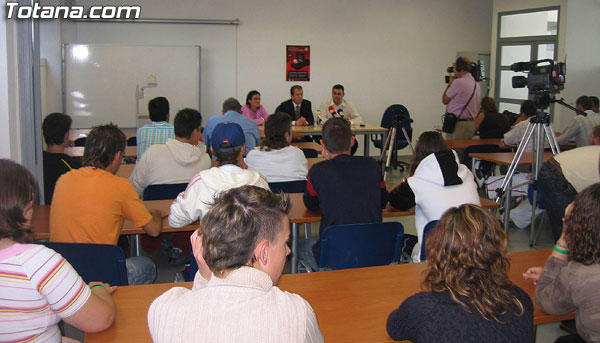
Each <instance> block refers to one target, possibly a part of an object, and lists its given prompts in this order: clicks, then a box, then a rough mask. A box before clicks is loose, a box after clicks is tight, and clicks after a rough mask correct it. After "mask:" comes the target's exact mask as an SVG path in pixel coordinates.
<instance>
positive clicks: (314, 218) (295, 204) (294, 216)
mask: <svg viewBox="0 0 600 343" xmlns="http://www.w3.org/2000/svg"><path fill="white" fill-rule="evenodd" d="M289 196H290V201H291V204H292V208H291V210H290V213H289V214H288V217H289V218H290V223H291V224H292V230H291V231H292V246H291V249H292V258H291V272H292V274H294V273H296V272H297V271H298V254H297V251H298V239H299V237H298V232H299V229H300V224H303V223H317V222H320V221H321V212H320V211H310V210H308V209H307V208H306V206H305V205H304V200H303V199H302V196H303V194H302V193H292V194H289ZM480 201H481V206H482V207H484V208H489V209H492V208H498V207H500V205H498V204H497V203H496V202H494V201H492V200H489V199H485V198H480ZM414 214H415V210H414V208H412V209H410V210H408V211H401V210H398V209H396V208H394V207H392V205H390V204H389V203H388V204H387V206H386V207H385V209H383V211H382V216H383V217H384V218H392V217H404V216H413V215H414Z"/></svg>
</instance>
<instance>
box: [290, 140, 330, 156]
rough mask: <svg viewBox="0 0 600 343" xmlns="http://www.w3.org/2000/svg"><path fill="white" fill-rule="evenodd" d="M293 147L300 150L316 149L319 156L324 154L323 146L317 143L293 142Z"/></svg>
mask: <svg viewBox="0 0 600 343" xmlns="http://www.w3.org/2000/svg"><path fill="white" fill-rule="evenodd" d="M292 145H293V146H295V147H297V148H298V149H315V150H316V151H317V153H318V154H321V153H323V147H322V146H321V144H317V143H315V142H292Z"/></svg>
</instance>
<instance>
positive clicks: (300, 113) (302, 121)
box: [275, 85, 315, 126]
mask: <svg viewBox="0 0 600 343" xmlns="http://www.w3.org/2000/svg"><path fill="white" fill-rule="evenodd" d="M290 95H291V99H290V100H287V101H284V102H282V103H281V104H280V105H279V106H278V107H277V109H276V110H275V112H283V113H287V114H288V115H289V116H290V117H291V118H292V125H297V126H307V125H313V124H314V122H315V119H314V117H313V113H312V108H311V104H310V101H308V100H304V92H303V91H302V86H299V85H293V86H292V88H290Z"/></svg>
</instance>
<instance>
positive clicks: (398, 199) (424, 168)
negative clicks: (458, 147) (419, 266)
mask: <svg viewBox="0 0 600 343" xmlns="http://www.w3.org/2000/svg"><path fill="white" fill-rule="evenodd" d="M389 201H390V204H391V205H392V206H394V207H395V208H397V209H400V210H408V209H410V208H412V207H413V206H414V207H415V226H416V228H417V237H418V242H417V244H415V247H414V248H413V251H412V259H413V261H415V262H419V261H420V258H421V242H422V241H423V229H424V228H425V225H426V224H427V223H428V222H430V221H432V220H438V219H440V217H441V216H442V214H443V213H444V212H445V211H446V210H447V209H449V208H450V207H454V206H460V205H462V204H475V205H480V204H481V202H480V200H479V194H478V193H477V184H476V183H475V181H474V179H473V174H472V173H471V171H470V170H469V168H467V166H465V165H464V164H461V163H460V161H459V159H458V156H457V155H456V153H455V152H454V151H452V150H448V149H447V148H446V143H445V142H444V138H443V137H442V135H441V133H439V132H435V131H428V132H423V133H422V134H421V136H420V137H419V140H417V145H416V147H415V152H414V154H413V156H412V160H411V162H410V168H409V171H408V176H407V177H406V178H405V179H404V180H402V182H400V183H399V184H397V185H396V186H394V187H393V188H392V189H390V194H389Z"/></svg>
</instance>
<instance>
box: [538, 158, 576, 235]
mask: <svg viewBox="0 0 600 343" xmlns="http://www.w3.org/2000/svg"><path fill="white" fill-rule="evenodd" d="M553 163H556V164H557V165H558V162H556V161H554V159H551V160H548V161H546V162H545V163H544V164H543V165H542V168H541V169H540V175H539V176H538V189H539V191H540V193H541V195H542V202H543V203H544V207H545V208H546V213H547V214H548V218H549V219H550V226H551V227H552V236H553V237H554V241H557V240H558V239H559V238H560V235H561V233H562V219H563V217H564V216H565V209H566V208H567V206H568V205H569V204H570V203H571V202H573V200H575V197H576V196H577V191H576V190H575V188H573V186H572V185H571V184H570V183H569V181H567V179H565V176H564V175H563V173H562V171H561V170H559V169H558V168H557V167H556V166H555V165H554V164H553Z"/></svg>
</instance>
